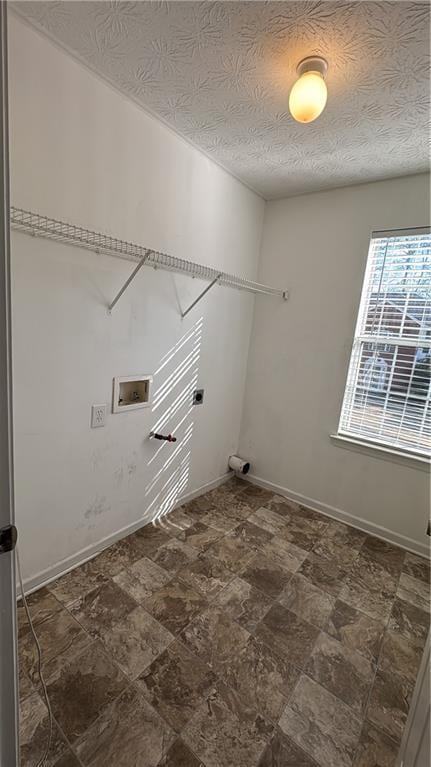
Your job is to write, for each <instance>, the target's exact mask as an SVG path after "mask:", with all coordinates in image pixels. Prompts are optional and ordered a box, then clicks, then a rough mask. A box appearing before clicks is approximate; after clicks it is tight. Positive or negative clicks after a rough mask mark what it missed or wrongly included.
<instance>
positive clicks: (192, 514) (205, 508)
mask: <svg viewBox="0 0 431 767" xmlns="http://www.w3.org/2000/svg"><path fill="white" fill-rule="evenodd" d="M216 508H217V506H216V504H215V503H214V501H212V500H211V499H210V498H209V496H208V493H206V494H205V495H200V496H199V497H198V498H194V499H193V500H192V501H187V503H184V504H183V505H182V506H181V509H182V512H183V514H185V515H186V516H187V517H189V519H191V520H192V521H193V522H201V521H202V518H203V516H204V515H205V514H207V513H208V512H209V511H214V509H216Z"/></svg>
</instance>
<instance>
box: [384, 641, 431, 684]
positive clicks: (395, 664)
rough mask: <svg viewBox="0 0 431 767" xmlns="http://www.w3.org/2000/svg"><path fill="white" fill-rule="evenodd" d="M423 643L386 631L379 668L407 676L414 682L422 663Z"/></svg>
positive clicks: (406, 677)
mask: <svg viewBox="0 0 431 767" xmlns="http://www.w3.org/2000/svg"><path fill="white" fill-rule="evenodd" d="M422 653H423V644H422V643H420V644H419V643H418V641H417V640H416V641H414V640H412V639H406V638H405V637H404V636H401V635H400V634H396V633H394V632H392V631H386V633H385V636H384V637H383V642H382V648H381V651H380V657H379V668H380V669H382V670H383V671H390V672H393V673H395V674H399V675H400V676H403V677H405V679H408V680H409V681H410V682H412V683H413V684H414V682H415V680H416V676H417V673H418V670H419V666H420V664H421V659H422Z"/></svg>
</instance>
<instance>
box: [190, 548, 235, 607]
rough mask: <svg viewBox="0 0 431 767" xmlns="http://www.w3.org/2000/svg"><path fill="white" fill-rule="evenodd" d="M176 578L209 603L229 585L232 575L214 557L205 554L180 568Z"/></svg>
mask: <svg viewBox="0 0 431 767" xmlns="http://www.w3.org/2000/svg"><path fill="white" fill-rule="evenodd" d="M178 578H179V579H180V580H182V581H183V582H184V583H187V584H188V585H189V586H191V588H192V589H195V590H196V591H198V592H199V593H200V594H203V596H204V597H206V598H207V599H208V600H209V601H211V600H212V599H214V597H215V596H216V595H217V594H218V593H219V592H220V591H221V590H222V589H224V587H225V586H226V585H227V584H228V583H230V581H231V580H232V578H234V574H233V573H232V572H231V570H228V569H227V568H226V567H225V566H224V565H223V564H222V563H221V562H219V561H218V560H217V559H215V557H212V556H211V555H210V554H208V553H205V554H200V555H199V556H198V558H197V559H195V560H194V561H193V562H191V563H190V564H188V565H185V566H184V567H182V568H181V570H179V571H178Z"/></svg>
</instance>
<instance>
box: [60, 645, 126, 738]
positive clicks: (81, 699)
mask: <svg viewBox="0 0 431 767" xmlns="http://www.w3.org/2000/svg"><path fill="white" fill-rule="evenodd" d="M128 684H129V681H128V679H127V678H126V677H125V676H124V674H123V673H122V672H121V671H120V669H119V668H118V667H117V666H116V665H115V663H114V662H113V661H112V660H111V659H110V658H109V657H108V656H107V655H106V653H105V652H104V651H103V648H102V646H101V645H100V644H99V643H98V642H95V643H93V644H91V645H90V647H89V648H88V649H87V650H84V652H82V653H81V654H80V655H79V656H77V657H76V658H75V659H74V660H73V661H72V662H70V663H67V664H65V665H64V666H63V667H62V668H59V669H58V670H57V673H56V675H55V677H54V678H53V679H52V680H51V681H50V682H49V683H48V694H49V698H50V701H51V707H52V711H53V714H54V717H55V718H56V720H57V721H58V723H59V725H60V727H61V729H62V731H63V732H64V734H65V736H66V738H67V739H68V741H69V743H71V744H72V745H73V743H74V742H75V741H76V739H77V738H79V736H80V735H82V734H83V733H84V732H85V730H87V728H88V727H90V725H91V724H92V723H93V722H94V721H95V720H96V719H97V717H98V716H99V715H100V713H101V712H102V710H103V709H104V708H105V706H107V705H108V704H109V703H110V702H111V701H112V700H114V699H115V698H117V697H118V695H120V693H121V692H122V691H123V690H124V689H125V688H126V687H127V685H128Z"/></svg>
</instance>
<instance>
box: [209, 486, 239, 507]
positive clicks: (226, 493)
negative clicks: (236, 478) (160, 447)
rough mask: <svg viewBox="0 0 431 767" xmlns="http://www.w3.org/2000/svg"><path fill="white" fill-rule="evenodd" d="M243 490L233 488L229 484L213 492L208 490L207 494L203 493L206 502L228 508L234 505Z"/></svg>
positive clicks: (216, 488)
mask: <svg viewBox="0 0 431 767" xmlns="http://www.w3.org/2000/svg"><path fill="white" fill-rule="evenodd" d="M243 489H244V488H240V487H233V485H231V484H229V485H228V484H227V483H225V484H224V485H219V486H218V487H215V488H214V490H210V491H209V493H205V496H206V498H207V500H208V501H209V502H210V503H212V504H214V506H228V505H230V504H232V503H235V500H236V498H237V497H238V496H239V495H240V494H242V492H243Z"/></svg>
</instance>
